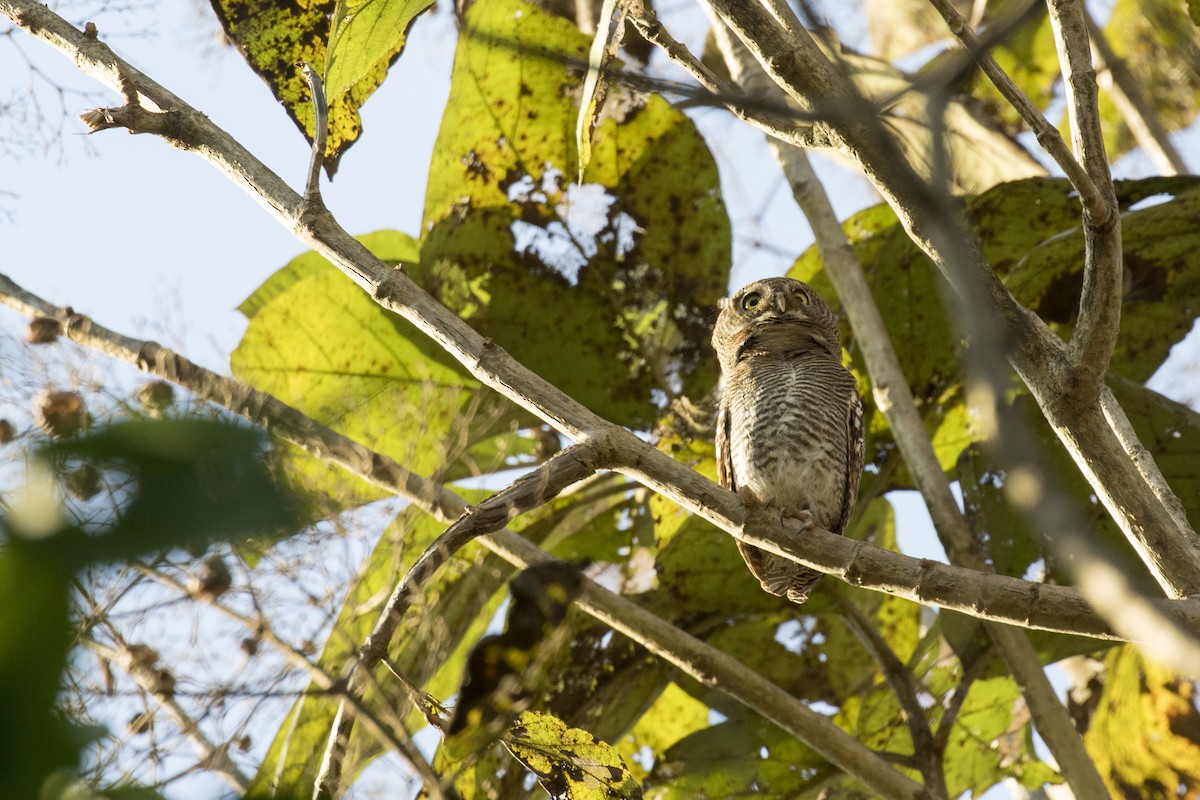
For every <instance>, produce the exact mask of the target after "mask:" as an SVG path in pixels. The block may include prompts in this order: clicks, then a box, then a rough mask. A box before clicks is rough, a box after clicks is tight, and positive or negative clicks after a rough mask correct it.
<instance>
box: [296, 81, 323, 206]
mask: <svg viewBox="0 0 1200 800" xmlns="http://www.w3.org/2000/svg"><path fill="white" fill-rule="evenodd" d="M300 74H301V75H303V76H304V80H305V81H306V82H307V83H308V93H309V96H310V97H311V98H312V107H313V145H312V160H311V161H310V162H309V165H308V181H307V182H306V183H305V184H304V202H305V203H308V204H317V205H320V204H321V203H322V201H321V167H322V166H324V164H325V143H326V141H327V140H328V138H329V106H328V105H327V104H326V102H325V87H324V86H322V85H321V76H320V75H318V74H317V70H316V69H315V68H314V67H313V65H312V64H309V63H308V62H305V63H304V64H301V65H300Z"/></svg>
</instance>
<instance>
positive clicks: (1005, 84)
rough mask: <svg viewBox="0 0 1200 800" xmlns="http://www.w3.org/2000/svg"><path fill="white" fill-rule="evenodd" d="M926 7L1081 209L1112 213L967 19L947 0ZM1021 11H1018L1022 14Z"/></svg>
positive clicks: (1099, 215) (1103, 215) (931, 1)
mask: <svg viewBox="0 0 1200 800" xmlns="http://www.w3.org/2000/svg"><path fill="white" fill-rule="evenodd" d="M929 4H930V5H931V6H933V7H934V9H935V10H937V12H938V13H939V14H941V15H942V18H943V19H944V20H946V25H947V27H949V28H950V32H951V33H952V34H954V36H955V37H957V38H958V40H959V41H960V42H962V44H963V47H965V48H966V50H967V52H969V53H970V54H971V55H972V56H973V57H974V58H975V62H976V63H977V64H978V65H979V68H980V69H981V70H982V71H983V74H984V75H986V76H987V77H988V79H989V80H990V81H991V82H992V85H993V86H995V87H996V90H997V91H999V92H1000V95H1001V96H1002V97H1003V98H1004V99H1005V100H1007V101H1008V104H1009V105H1010V106H1012V107H1013V109H1014V110H1015V111H1016V112H1017V114H1018V115H1020V117H1021V119H1022V120H1024V121H1025V124H1026V125H1028V126H1029V128H1030V130H1032V131H1033V133H1034V135H1035V136H1036V137H1037V140H1038V144H1040V145H1041V146H1042V149H1044V150H1045V151H1046V152H1047V153H1048V154H1049V155H1050V157H1051V158H1053V159H1054V163H1056V164H1058V166H1059V167H1060V168H1061V169H1062V171H1063V174H1064V175H1066V176H1067V180H1069V181H1070V182H1071V185H1072V186H1073V187H1075V191H1077V192H1079V198H1080V200H1079V202H1080V203H1081V204H1082V205H1083V207H1084V208H1088V209H1091V211H1092V215H1093V216H1094V217H1097V218H1099V219H1104V218H1107V217H1108V216H1110V215H1111V214H1114V213H1116V207H1115V206H1112V207H1109V206H1108V205H1107V204H1106V200H1105V198H1104V196H1103V195H1102V194H1101V192H1100V190H1099V189H1098V188H1097V187H1096V184H1095V183H1093V181H1092V178H1091V176H1090V175H1089V174H1088V173H1087V170H1085V169H1084V168H1083V166H1082V165H1081V164H1080V163H1079V162H1078V161H1077V160H1076V159H1075V156H1074V155H1072V154H1071V150H1070V148H1068V147H1067V143H1066V142H1065V141H1063V138H1062V134H1060V133H1059V132H1058V128H1057V127H1055V126H1054V125H1051V124H1050V122H1049V120H1047V119H1046V117H1045V116H1044V115H1043V114H1042V112H1041V111H1039V110H1038V108H1037V106H1035V105H1034V104H1033V102H1032V101H1031V100H1030V99H1029V98H1028V97H1027V96H1026V95H1025V93H1024V92H1022V91H1021V89H1020V88H1019V87H1018V86H1017V85H1016V84H1015V83H1013V80H1012V78H1010V77H1009V76H1008V74H1007V73H1006V72H1005V71H1004V70H1003V69H1001V68H1000V65H999V64H997V63H996V59H994V58H992V55H991V53H989V52H988V50H987V48H986V47H985V46H983V44H982V43H981V42H980V41H979V37H978V36H977V35H976V33H975V31H973V30H972V29H971V27H970V25H968V23H967V20H966V19H964V18H963V16H962V15H961V14H959V13H958V9H957V8H955V7H954V4H953V3H952V2H951V1H950V0H929ZM1023 13H1024V12H1019V14H1018V16H1019V15H1020V14H1023Z"/></svg>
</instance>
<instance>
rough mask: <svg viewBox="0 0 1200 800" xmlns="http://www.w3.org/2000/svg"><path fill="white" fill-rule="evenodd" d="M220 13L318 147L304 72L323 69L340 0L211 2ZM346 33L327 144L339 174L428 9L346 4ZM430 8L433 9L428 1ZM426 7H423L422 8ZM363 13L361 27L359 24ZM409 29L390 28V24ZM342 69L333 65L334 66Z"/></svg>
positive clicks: (364, 1) (382, 1)
mask: <svg viewBox="0 0 1200 800" xmlns="http://www.w3.org/2000/svg"><path fill="white" fill-rule="evenodd" d="M211 3H212V7H213V11H214V12H215V13H216V15H217V19H218V20H219V21H220V23H221V27H222V28H223V29H224V31H225V35H226V36H228V37H229V40H230V41H231V42H233V43H234V45H236V46H237V49H238V51H239V52H240V53H241V54H242V57H243V58H245V59H246V63H248V64H249V65H250V68H251V69H253V70H254V71H255V72H256V73H257V74H258V76H259V77H260V78H262V79H263V80H264V81H266V82H267V86H269V87H270V88H271V93H272V94H274V95H275V97H276V98H277V99H278V100H279V102H280V103H281V104H282V105H283V108H284V110H285V111H287V114H288V116H289V117H291V118H292V121H293V122H295V123H296V127H298V128H299V129H300V132H301V133H302V134H304V136H305V138H306V139H308V141H309V142H310V143H311V142H312V140H313V135H314V133H315V121H314V116H313V108H312V102H311V99H310V98H309V96H308V85H307V83H306V82H305V80H304V78H303V77H302V76H301V74H300V70H299V67H300V65H301V64H305V63H308V64H313V65H314V66H316V67H317V68H318V69H319V68H320V65H322V64H325V63H326V55H327V51H326V45H327V44H328V42H329V37H330V33H331V30H330V20H331V19H332V18H333V15H334V14H335V12H338V11H339V9H338V8H337V6H338V0H297V1H296V2H294V3H261V2H256V1H255V0H211ZM342 3H343V7H344V9H345V12H346V13H344V14H341V15H339V16H338V20H339V22H341V23H342V24H341V27H340V28H339V29H338V30H337V31H334V33H337V34H338V35H339V36H340V37H341V39H342V42H341V43H338V44H337V49H336V52H334V53H332V54H331V55H332V57H333V58H334V61H335V62H345V66H344V67H343V66H342V65H341V64H336V70H335V72H334V74H333V76H332V77H333V78H334V79H335V80H336V81H338V83H337V84H333V86H334V89H335V91H332V92H328V94H329V96H328V98H327V99H328V104H329V138H328V140H327V143H326V146H325V172H326V174H328V175H329V176H330V177H331V178H332V177H333V174H334V173H335V172H337V168H338V162H339V161H340V160H341V157H342V154H344V153H345V152H346V150H347V149H348V148H349V147H350V145H352V144H354V142H355V141H357V139H358V137H359V134H360V133H362V119H361V117H359V113H358V109H359V108H360V107H361V106H362V104H363V103H365V102H366V101H367V98H369V97H370V96H371V95H372V94H373V93H374V91H375V90H376V89H378V88H379V86H380V84H382V83H383V79H384V78H385V77H387V70H388V67H389V66H390V65H391V63H392V62H393V61H395V59H396V58H397V57H398V56H399V55H400V51H401V50H402V49H403V47H404V34H405V32H406V30H407V25H408V24H411V21H412V18H413V17H415V16H416V15H417V14H418V13H419V12H420V11H421V10H422V9H415V10H414V9H413V8H412V6H415V5H421V3H420V0H409V2H407V3H405V2H400V1H399V0H374V1H373V2H372V0H349V1H348V2H347V0H342ZM424 5H425V6H427V5H429V3H424ZM422 8H423V7H422ZM359 12H361V13H362V14H363V20H362V22H361V23H359V22H357V21H355V17H357V15H358V13H359ZM401 22H404V25H405V26H404V27H402V28H398V29H391V30H389V29H386V28H385V27H383V26H384V25H385V24H388V23H390V24H397V25H398V24H400V23H401ZM333 66H334V65H331V68H332V67H333Z"/></svg>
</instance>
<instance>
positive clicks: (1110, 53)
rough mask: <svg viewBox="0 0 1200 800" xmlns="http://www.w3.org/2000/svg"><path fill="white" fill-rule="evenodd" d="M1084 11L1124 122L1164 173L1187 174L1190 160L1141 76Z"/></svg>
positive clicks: (1110, 88)
mask: <svg viewBox="0 0 1200 800" xmlns="http://www.w3.org/2000/svg"><path fill="white" fill-rule="evenodd" d="M1083 11H1084V14H1085V15H1086V17H1087V26H1088V34H1089V35H1090V37H1091V40H1092V47H1093V48H1094V50H1095V53H1096V55H1097V56H1098V58H1097V64H1096V66H1097V67H1098V68H1099V69H1101V70H1104V71H1106V72H1107V73H1108V76H1109V77H1110V78H1111V79H1112V85H1111V87H1109V91H1108V93H1109V96H1110V97H1111V98H1112V101H1113V103H1114V104H1116V106H1117V107H1118V109H1119V110H1120V112H1121V119H1122V121H1123V122H1124V123H1125V125H1126V126H1128V128H1129V130H1130V132H1131V133H1132V134H1133V138H1134V139H1136V140H1137V143H1138V145H1140V146H1141V148H1142V149H1143V150H1145V151H1146V155H1148V156H1149V157H1150V160H1151V161H1153V162H1154V163H1155V165H1156V166H1157V167H1158V169H1159V171H1160V172H1162V174H1163V175H1180V174H1185V173H1186V172H1187V171H1188V169H1187V163H1186V162H1185V161H1184V160H1183V156H1182V155H1181V154H1180V152H1179V150H1178V149H1177V148H1176V147H1175V143H1174V142H1172V141H1171V133H1170V131H1168V130H1167V127H1166V126H1165V125H1163V124H1162V120H1161V119H1159V116H1158V112H1156V111H1155V110H1154V105H1153V103H1151V101H1150V100H1149V98H1147V97H1146V93H1145V92H1144V91H1143V90H1142V87H1141V86H1140V85H1139V84H1138V79H1137V78H1136V77H1135V76H1134V74H1133V72H1132V70H1130V69H1129V65H1128V64H1127V63H1126V62H1125V59H1123V58H1121V57H1120V56H1119V55H1117V54H1116V52H1115V51H1114V50H1113V49H1112V45H1110V44H1109V43H1108V37H1107V36H1105V35H1104V31H1103V29H1101V27H1100V26H1099V25H1097V24H1096V21H1095V20H1094V19H1092V15H1091V13H1090V12H1089V11H1088V10H1087V7H1086V6H1085V7H1084V10H1083Z"/></svg>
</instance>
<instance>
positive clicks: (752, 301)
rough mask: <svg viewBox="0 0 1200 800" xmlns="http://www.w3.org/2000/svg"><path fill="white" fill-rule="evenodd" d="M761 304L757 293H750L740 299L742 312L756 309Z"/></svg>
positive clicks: (759, 295) (760, 296)
mask: <svg viewBox="0 0 1200 800" xmlns="http://www.w3.org/2000/svg"><path fill="white" fill-rule="evenodd" d="M761 302H762V295H761V294H759V293H758V292H750V294H748V295H746V296H745V297H743V298H742V311H751V310H753V309H755V308H758V304H759V303H761Z"/></svg>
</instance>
